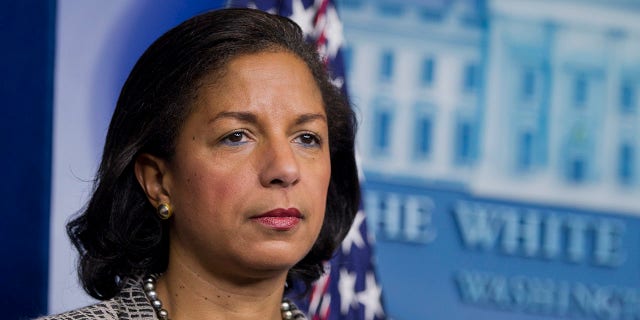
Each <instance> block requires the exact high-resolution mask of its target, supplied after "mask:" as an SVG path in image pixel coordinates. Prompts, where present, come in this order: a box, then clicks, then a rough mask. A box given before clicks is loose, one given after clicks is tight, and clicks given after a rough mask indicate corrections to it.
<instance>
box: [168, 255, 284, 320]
mask: <svg viewBox="0 0 640 320" xmlns="http://www.w3.org/2000/svg"><path fill="white" fill-rule="evenodd" d="M171 260H172V259H170V261H169V266H168V268H167V271H166V272H165V273H164V274H163V275H162V276H161V277H160V278H159V279H158V280H157V292H158V295H159V298H160V300H161V301H162V303H163V305H164V308H165V309H166V310H167V311H168V313H169V318H170V319H172V320H182V319H202V320H205V319H229V320H252V319H256V320H265V319H273V320H280V319H282V315H281V311H280V303H281V301H282V296H283V293H284V284H285V280H286V272H285V273H284V274H282V275H279V276H277V277H271V278H265V279H244V280H243V281H238V279H236V281H233V279H230V278H229V277H228V276H226V275H221V276H216V275H212V274H211V273H210V272H206V273H205V272H203V270H198V269H194V268H192V267H191V266H189V265H187V264H184V263H180V262H176V260H178V259H173V261H171Z"/></svg>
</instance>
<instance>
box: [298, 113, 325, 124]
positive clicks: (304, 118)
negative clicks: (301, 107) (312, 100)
mask: <svg viewBox="0 0 640 320" xmlns="http://www.w3.org/2000/svg"><path fill="white" fill-rule="evenodd" d="M318 120H319V121H324V122H325V123H326V122H327V117H325V115H324V114H320V113H305V114H302V115H300V116H298V118H297V119H296V122H295V124H296V125H301V124H305V123H308V122H312V121H318Z"/></svg>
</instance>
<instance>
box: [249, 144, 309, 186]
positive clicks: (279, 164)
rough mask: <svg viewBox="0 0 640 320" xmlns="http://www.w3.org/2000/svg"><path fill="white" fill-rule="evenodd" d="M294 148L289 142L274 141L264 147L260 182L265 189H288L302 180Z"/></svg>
mask: <svg viewBox="0 0 640 320" xmlns="http://www.w3.org/2000/svg"><path fill="white" fill-rule="evenodd" d="M292 147H293V146H292V145H291V143H290V142H289V141H286V140H284V139H283V140H282V141H274V142H271V143H268V144H267V145H265V146H264V152H263V153H262V155H261V158H262V159H260V158H259V159H258V161H259V162H262V166H261V168H262V169H261V172H260V182H261V184H262V185H263V186H264V187H268V188H271V187H282V188H286V187H289V186H292V185H295V184H296V183H297V182H298V180H299V179H300V167H299V164H298V159H297V158H296V155H295V152H294V150H293V148H292Z"/></svg>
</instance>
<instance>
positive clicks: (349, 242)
mask: <svg viewBox="0 0 640 320" xmlns="http://www.w3.org/2000/svg"><path fill="white" fill-rule="evenodd" d="M363 221H364V213H362V211H358V213H357V214H356V217H355V219H354V220H353V224H352V225H351V229H349V233H347V236H346V237H345V238H344V240H342V251H343V252H344V254H349V253H351V247H352V246H353V245H355V246H356V247H358V248H364V246H365V243H364V240H363V239H362V233H360V225H361V224H362V222H363Z"/></svg>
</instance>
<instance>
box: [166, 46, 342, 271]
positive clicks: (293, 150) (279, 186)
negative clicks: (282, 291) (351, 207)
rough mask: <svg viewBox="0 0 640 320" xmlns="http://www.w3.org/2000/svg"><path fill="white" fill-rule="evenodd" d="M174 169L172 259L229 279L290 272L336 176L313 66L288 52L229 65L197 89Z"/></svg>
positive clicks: (310, 238)
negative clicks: (312, 73) (333, 174)
mask: <svg viewBox="0 0 640 320" xmlns="http://www.w3.org/2000/svg"><path fill="white" fill-rule="evenodd" d="M167 168H168V169H167V172H166V174H165V175H164V176H163V184H164V185H165V188H166V190H167V194H168V196H169V201H170V203H171V205H172V206H173V208H174V210H175V215H174V218H173V224H172V228H171V236H170V241H171V254H178V255H180V257H179V258H178V259H181V261H182V262H183V263H190V264H191V265H193V266H194V267H196V268H203V269H206V270H205V271H209V272H217V273H218V274H220V273H222V274H224V276H225V278H229V277H240V278H238V279H241V278H242V277H256V276H259V275H261V274H264V275H267V274H269V273H274V272H276V273H278V274H280V275H281V274H282V272H283V271H286V270H288V269H289V268H290V267H292V266H293V265H294V264H295V263H297V262H298V261H299V260H300V259H302V258H303V257H304V256H305V255H306V253H307V252H308V251H309V250H310V248H311V246H312V245H313V243H314V242H315V240H316V238H317V236H318V233H319V232H320V228H321V226H322V221H323V219H324V212H325V203H326V198H327V189H328V186H329V179H330V175H331V165H330V157H329V135H328V128H327V117H326V113H325V111H324V107H323V101H322V96H321V94H320V91H319V89H318V87H317V86H316V83H315V81H314V78H313V76H312V75H311V73H310V71H309V69H308V67H307V66H306V64H305V63H304V62H303V61H302V60H301V59H299V58H298V57H296V56H295V55H293V54H290V53H286V52H264V53H258V54H250V55H245V56H240V57H237V58H235V59H233V60H231V61H230V62H229V63H228V66H227V68H226V69H225V72H224V73H223V76H222V78H221V79H218V80H217V81H215V84H214V85H209V86H207V85H205V86H203V87H202V88H201V89H200V90H199V92H198V97H197V99H196V103H195V105H194V108H193V111H192V113H191V114H190V115H189V116H188V117H187V119H186V121H185V123H184V126H183V128H182V131H181V133H180V134H179V136H178V137H177V142H176V150H175V155H174V157H173V158H172V160H171V162H170V163H169V164H168V167H167Z"/></svg>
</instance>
